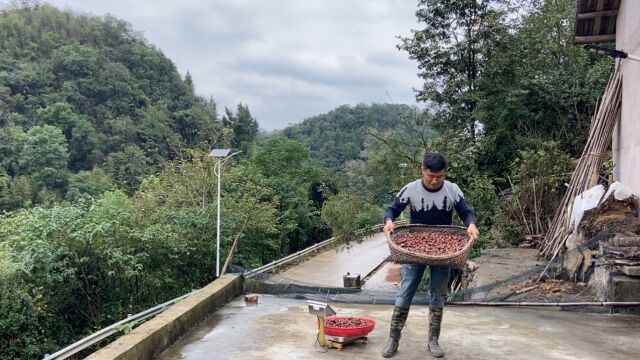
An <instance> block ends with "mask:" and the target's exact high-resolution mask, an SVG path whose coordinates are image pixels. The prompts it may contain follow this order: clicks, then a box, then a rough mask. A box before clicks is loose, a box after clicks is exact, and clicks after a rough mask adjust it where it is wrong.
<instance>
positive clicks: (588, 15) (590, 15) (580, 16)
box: [576, 9, 618, 20]
mask: <svg viewBox="0 0 640 360" xmlns="http://www.w3.org/2000/svg"><path fill="white" fill-rule="evenodd" d="M615 15H618V10H617V9H616V10H607V11H596V12H590V13H584V14H578V15H576V20H583V19H592V18H595V17H603V16H615Z"/></svg>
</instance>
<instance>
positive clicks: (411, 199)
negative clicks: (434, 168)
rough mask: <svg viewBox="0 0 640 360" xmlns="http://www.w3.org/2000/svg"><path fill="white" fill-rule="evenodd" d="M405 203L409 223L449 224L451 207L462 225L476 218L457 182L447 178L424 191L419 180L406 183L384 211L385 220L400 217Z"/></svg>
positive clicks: (451, 215)
mask: <svg viewBox="0 0 640 360" xmlns="http://www.w3.org/2000/svg"><path fill="white" fill-rule="evenodd" d="M407 205H410V206H411V220H410V222H411V223H412V224H426V225H451V221H452V218H453V209H455V210H456V212H457V213H458V215H459V216H460V219H462V221H464V224H465V226H469V224H472V223H473V224H475V223H476V217H475V215H474V214H473V211H472V210H471V209H469V207H468V206H467V203H465V201H464V195H463V194H462V191H461V190H460V188H459V187H458V185H456V184H454V183H452V182H449V181H447V180H445V181H444V184H443V185H442V187H441V188H440V189H439V190H427V188H425V187H424V185H423V183H422V179H418V180H416V181H413V182H410V183H409V184H407V185H406V186H405V187H403V188H402V189H401V190H400V192H399V193H398V195H396V197H395V198H394V199H393V203H391V205H390V206H389V207H388V208H387V209H386V210H385V212H384V223H386V222H387V219H391V220H394V219H395V218H397V217H398V216H400V213H402V211H403V210H404V209H405V207H406V206H407Z"/></svg>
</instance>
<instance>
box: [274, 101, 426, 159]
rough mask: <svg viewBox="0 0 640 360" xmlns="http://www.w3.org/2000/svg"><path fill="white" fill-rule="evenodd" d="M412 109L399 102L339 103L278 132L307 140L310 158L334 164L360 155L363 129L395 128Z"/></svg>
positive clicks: (292, 137)
mask: <svg viewBox="0 0 640 360" xmlns="http://www.w3.org/2000/svg"><path fill="white" fill-rule="evenodd" d="M414 111H415V109H414V108H412V107H410V106H408V105H400V104H372V105H364V104H360V105H356V106H349V105H343V106H340V107H338V108H336V109H334V110H332V111H330V112H328V113H326V114H321V115H316V116H313V117H310V118H308V119H305V120H304V121H303V122H302V123H300V124H297V125H292V126H289V127H287V128H285V129H284V130H282V133H283V135H285V136H286V137H288V138H291V139H295V140H298V141H301V142H303V143H305V144H308V145H309V149H310V151H311V156H312V157H313V158H315V159H318V160H320V161H322V162H323V163H324V164H326V165H328V166H336V165H340V164H342V163H344V162H345V161H348V160H353V159H357V158H358V157H359V156H360V155H361V153H362V151H363V150H364V140H365V134H366V131H367V129H370V128H372V129H376V130H386V129H392V128H395V127H396V126H397V125H398V123H399V122H400V121H401V118H402V117H406V116H410V114H412V113H413V112H414Z"/></svg>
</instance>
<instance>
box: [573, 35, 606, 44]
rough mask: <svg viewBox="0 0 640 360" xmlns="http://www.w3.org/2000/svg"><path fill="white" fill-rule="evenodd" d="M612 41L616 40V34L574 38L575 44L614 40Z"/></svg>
mask: <svg viewBox="0 0 640 360" xmlns="http://www.w3.org/2000/svg"><path fill="white" fill-rule="evenodd" d="M614 41H616V34H607V35H590V36H576V37H575V38H574V42H575V43H576V44H591V43H602V42H614Z"/></svg>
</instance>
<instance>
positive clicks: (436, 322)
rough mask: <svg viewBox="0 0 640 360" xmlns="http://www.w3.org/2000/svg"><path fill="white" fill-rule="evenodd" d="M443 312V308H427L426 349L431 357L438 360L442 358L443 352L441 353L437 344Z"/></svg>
mask: <svg viewBox="0 0 640 360" xmlns="http://www.w3.org/2000/svg"><path fill="white" fill-rule="evenodd" d="M443 311H444V309H443V308H436V307H433V306H430V307H429V342H428V343H427V348H428V349H429V352H430V353H431V356H433V357H438V358H439V357H443V356H444V351H442V349H441V348H440V345H439V344H438V338H439V337H440V326H441V325H442V313H443Z"/></svg>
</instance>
